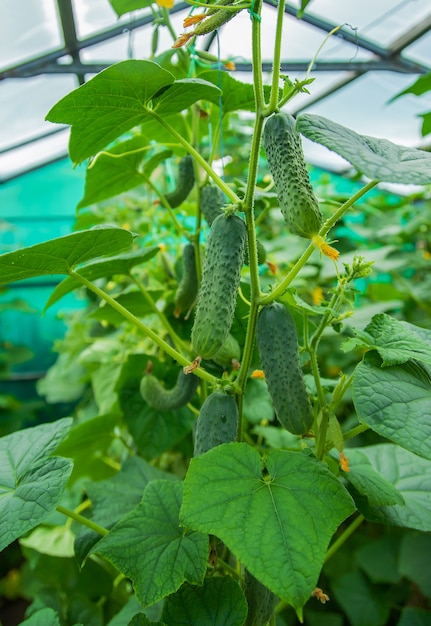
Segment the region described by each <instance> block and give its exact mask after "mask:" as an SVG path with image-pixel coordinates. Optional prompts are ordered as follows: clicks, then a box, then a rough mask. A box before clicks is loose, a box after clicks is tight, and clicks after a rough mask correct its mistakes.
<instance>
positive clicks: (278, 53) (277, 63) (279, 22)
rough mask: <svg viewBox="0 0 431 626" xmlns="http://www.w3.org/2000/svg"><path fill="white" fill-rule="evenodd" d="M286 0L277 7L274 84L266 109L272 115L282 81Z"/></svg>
mask: <svg viewBox="0 0 431 626" xmlns="http://www.w3.org/2000/svg"><path fill="white" fill-rule="evenodd" d="M284 5H285V0H279V2H278V9H277V24H276V29H275V44H274V63H273V67H272V84H271V96H270V99H269V104H268V107H267V109H266V115H271V113H273V112H274V111H275V109H276V108H277V104H278V86H279V82H280V65H281V40H282V36H283V20H284Z"/></svg>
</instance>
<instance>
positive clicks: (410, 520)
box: [347, 443, 431, 532]
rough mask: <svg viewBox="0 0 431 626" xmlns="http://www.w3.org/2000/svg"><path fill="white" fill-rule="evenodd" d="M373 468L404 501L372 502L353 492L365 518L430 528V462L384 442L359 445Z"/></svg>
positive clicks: (384, 522)
mask: <svg viewBox="0 0 431 626" xmlns="http://www.w3.org/2000/svg"><path fill="white" fill-rule="evenodd" d="M359 451H360V453H361V455H362V454H363V455H365V456H366V457H367V458H368V460H369V461H370V463H371V464H372V466H373V467H374V469H375V470H376V472H377V473H378V474H380V476H382V477H383V478H385V479H386V480H387V481H389V482H390V483H391V484H392V485H393V486H394V487H395V488H396V489H397V490H398V491H399V492H400V493H401V495H402V497H403V498H404V504H403V505H399V504H395V505H391V506H372V505H371V504H370V503H369V501H368V499H367V498H365V497H363V496H361V495H359V494H356V495H355V501H356V504H357V505H358V508H359V510H360V511H361V513H362V514H363V515H364V516H365V518H366V519H367V520H369V521H371V522H378V523H380V524H386V525H387V526H403V527H407V528H413V529H416V530H421V531H423V532H430V531H431V491H430V489H429V485H430V481H431V464H430V462H429V461H428V460H426V459H422V458H421V457H419V456H416V455H415V454H413V453H412V452H409V451H408V450H404V449H403V448H401V447H400V446H397V445H394V444H391V443H383V444H378V445H374V446H364V447H362V448H359ZM347 454H349V451H347Z"/></svg>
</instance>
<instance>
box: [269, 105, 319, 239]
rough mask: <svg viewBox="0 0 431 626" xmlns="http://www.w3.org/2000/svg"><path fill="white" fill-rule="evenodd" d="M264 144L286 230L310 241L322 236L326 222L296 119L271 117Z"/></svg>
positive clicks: (284, 116)
mask: <svg viewBox="0 0 431 626" xmlns="http://www.w3.org/2000/svg"><path fill="white" fill-rule="evenodd" d="M263 142H264V146H265V152H266V156H267V158H268V166H269V169H270V172H271V174H272V177H273V179H274V185H275V189H276V192H277V195H278V200H279V204H280V209H281V212H282V213H283V217H284V220H285V222H286V224H287V227H288V228H289V230H290V231H291V232H292V233H293V234H295V235H298V236H299V237H306V238H307V239H311V238H312V237H313V236H314V235H316V234H317V233H318V232H319V230H320V228H321V226H322V222H323V218H322V214H321V212H320V209H319V203H318V202H317V199H316V196H315V195H314V191H313V187H312V186H311V183H310V177H309V175H308V170H307V165H306V163H305V159H304V153H303V150H302V141H301V135H300V134H299V133H298V132H297V130H296V129H295V119H294V118H293V117H292V116H291V115H289V114H287V113H276V114H274V115H272V116H271V117H269V118H268V120H267V121H266V124H265V128H264V137H263Z"/></svg>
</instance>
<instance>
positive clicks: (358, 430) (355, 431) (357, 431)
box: [343, 424, 370, 441]
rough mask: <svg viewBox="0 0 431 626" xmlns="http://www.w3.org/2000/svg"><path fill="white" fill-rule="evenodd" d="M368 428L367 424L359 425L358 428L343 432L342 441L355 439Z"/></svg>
mask: <svg viewBox="0 0 431 626" xmlns="http://www.w3.org/2000/svg"><path fill="white" fill-rule="evenodd" d="M369 428H370V427H369V426H367V424H359V425H358V426H355V427H354V428H351V429H350V430H348V431H347V432H345V433H344V435H343V439H344V441H348V440H349V439H353V437H357V436H358V435H360V434H361V433H364V432H365V431H367V430H369Z"/></svg>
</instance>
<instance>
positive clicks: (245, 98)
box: [199, 70, 255, 115]
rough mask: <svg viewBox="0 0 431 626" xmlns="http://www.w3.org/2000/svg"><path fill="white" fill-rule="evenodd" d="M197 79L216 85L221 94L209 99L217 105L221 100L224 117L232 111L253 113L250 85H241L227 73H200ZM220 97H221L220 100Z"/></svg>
mask: <svg viewBox="0 0 431 626" xmlns="http://www.w3.org/2000/svg"><path fill="white" fill-rule="evenodd" d="M199 77H200V78H203V79H204V80H206V81H209V82H210V83H213V84H214V85H217V86H218V87H220V89H221V90H222V94H219V95H218V96H217V94H214V95H215V96H216V97H211V98H209V99H210V100H211V101H212V102H214V104H217V105H219V104H220V100H221V102H222V110H223V114H224V115H226V114H227V113H230V112H232V111H240V110H241V111H254V109H255V100H254V90H253V85H252V84H251V83H242V82H240V81H239V80H236V78H233V76H231V75H230V74H229V72H220V71H219V70H207V71H206V72H201V73H200V74H199ZM220 95H221V96H222V97H221V99H220Z"/></svg>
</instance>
